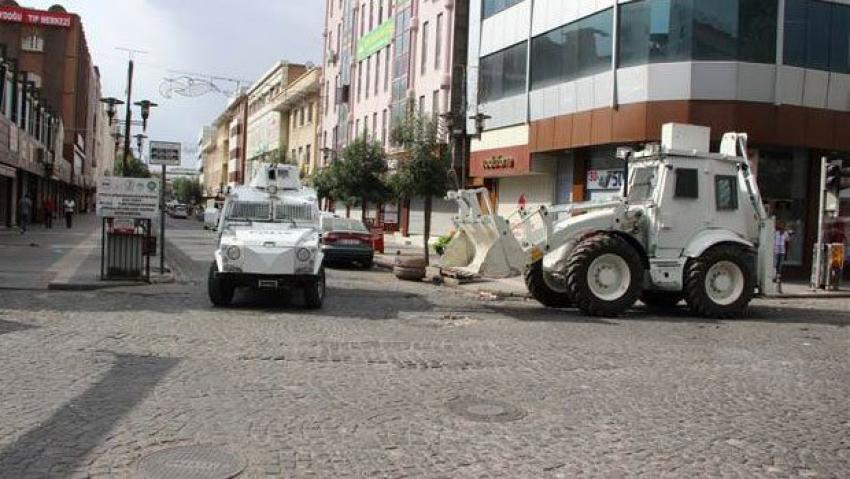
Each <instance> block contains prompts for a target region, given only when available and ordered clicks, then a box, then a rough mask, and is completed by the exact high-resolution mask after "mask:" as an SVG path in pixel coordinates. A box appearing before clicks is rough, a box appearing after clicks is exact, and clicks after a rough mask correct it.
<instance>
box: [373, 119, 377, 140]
mask: <svg viewBox="0 0 850 479" xmlns="http://www.w3.org/2000/svg"><path fill="white" fill-rule="evenodd" d="M372 139H373V140H377V139H378V113H377V112H376V113H372Z"/></svg>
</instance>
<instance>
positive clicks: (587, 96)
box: [467, 0, 850, 273]
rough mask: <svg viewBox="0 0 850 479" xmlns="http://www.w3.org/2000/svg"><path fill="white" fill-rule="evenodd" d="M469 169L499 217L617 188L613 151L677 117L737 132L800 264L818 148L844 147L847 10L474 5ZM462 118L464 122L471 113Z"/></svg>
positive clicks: (536, 1)
mask: <svg viewBox="0 0 850 479" xmlns="http://www.w3.org/2000/svg"><path fill="white" fill-rule="evenodd" d="M469 26H470V28H469V61H468V67H467V68H468V71H470V72H477V75H470V78H469V86H470V87H469V88H468V92H469V102H470V105H472V106H473V108H474V111H475V112H477V113H481V114H483V115H487V116H489V117H490V118H488V119H487V120H486V121H485V122H484V131H483V132H482V134H481V135H480V138H479V139H477V140H475V141H473V143H472V145H471V149H472V153H471V159H470V162H471V175H472V176H474V177H476V181H477V183H478V184H486V185H487V186H488V187H490V189H491V191H492V192H493V194H494V196H495V197H497V199H498V205H499V210H500V212H502V213H506V212H508V211H510V210H512V209H515V208H516V206H517V205H518V204H525V205H529V206H530V205H534V204H548V203H566V202H570V201H581V200H594V199H602V198H604V197H606V196H609V195H611V194H615V193H616V192H617V191H618V189H619V181H614V182H606V181H600V179H601V178H612V177H614V178H617V177H618V175H619V176H620V178H621V175H622V170H623V165H622V163H620V162H618V161H617V160H616V159H614V156H615V154H614V148H615V146H616V145H621V144H642V143H647V142H657V141H659V139H660V131H661V125H662V124H663V123H666V122H672V121H675V122H684V123H694V124H700V125H706V126H710V127H711V128H712V136H713V140H714V142H715V143H716V142H717V141H719V138H720V135H722V133H723V132H726V131H730V130H735V131H744V132H747V133H749V138H750V157H751V159H752V160H753V162H754V163H755V166H756V169H757V177H758V182H759V185H760V188H761V192H762V195H763V197H764V199H765V201H766V203H767V205H768V207H769V209H770V211H771V212H772V213H773V214H775V215H776V216H777V217H778V219H779V220H780V221H783V222H785V223H786V224H787V226H788V228H789V229H790V230H792V231H793V237H792V238H793V239H792V241H791V251H790V257H789V261H788V263H789V265H792V266H796V267H797V268H796V270H797V273H803V272H804V271H806V270H807V268H808V266H809V261H810V255H809V254H808V252H810V251H811V247H812V243H813V239H814V236H815V234H816V227H817V225H816V218H817V208H818V201H817V198H818V194H817V190H818V188H819V185H818V176H819V168H818V167H817V166H816V165H818V164H819V161H820V159H821V157H823V156H827V157H830V158H847V157H848V156H850V153H848V152H850V48H848V45H850V5H847V2H839V1H822V0H724V1H722V2H720V1H713V0H712V1H708V0H705V1H701V0H635V1H622V0H621V1H617V2H614V1H613V0H604V1H600V0H576V1H563V0H533V1H532V0H483V1H480V2H473V3H472V6H471V10H470V21H469ZM469 127H470V128H471V127H472V122H470V125H469Z"/></svg>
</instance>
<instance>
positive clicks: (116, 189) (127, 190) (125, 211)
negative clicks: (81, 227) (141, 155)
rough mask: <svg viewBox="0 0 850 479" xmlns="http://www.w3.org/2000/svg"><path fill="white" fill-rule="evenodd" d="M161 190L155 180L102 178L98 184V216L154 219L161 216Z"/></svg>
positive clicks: (157, 181)
mask: <svg viewBox="0 0 850 479" xmlns="http://www.w3.org/2000/svg"><path fill="white" fill-rule="evenodd" d="M159 188H160V183H159V180H158V179H155V178H121V177H117V176H113V177H106V178H101V179H100V180H99V181H98V184H97V215H98V216H100V217H109V218H128V219H129V218H147V219H154V218H156V217H157V216H158V215H159Z"/></svg>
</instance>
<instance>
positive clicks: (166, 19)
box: [18, 0, 324, 167]
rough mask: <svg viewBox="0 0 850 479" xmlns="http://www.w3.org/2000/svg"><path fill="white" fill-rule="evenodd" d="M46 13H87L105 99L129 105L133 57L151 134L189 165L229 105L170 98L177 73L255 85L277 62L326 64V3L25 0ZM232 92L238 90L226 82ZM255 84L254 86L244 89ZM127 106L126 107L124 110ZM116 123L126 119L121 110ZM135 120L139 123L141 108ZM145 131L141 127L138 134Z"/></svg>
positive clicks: (137, 94) (22, 0)
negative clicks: (57, 9) (56, 8)
mask: <svg viewBox="0 0 850 479" xmlns="http://www.w3.org/2000/svg"><path fill="white" fill-rule="evenodd" d="M18 3H19V4H20V5H21V6H25V7H29V8H36V9H47V8H48V7H50V6H51V5H54V4H57V3H58V4H60V5H62V6H64V7H65V9H66V10H68V11H69V12H72V13H76V14H78V15H80V17H81V18H82V22H83V28H84V29H85V32H86V39H87V40H88V45H89V50H90V51H91V55H92V61H93V62H94V64H95V65H97V66H98V67H99V68H100V74H101V82H102V88H103V96H105V97H106V96H114V97H117V98H121V99H125V97H126V85H127V60H128V53H127V52H124V51H120V50H117V49H116V48H117V47H122V48H132V49H135V50H144V51H146V52H147V53H145V54H137V55H136V56H135V59H134V63H135V67H134V70H135V72H134V77H133V101H134V102H135V101H138V100H141V99H148V100H151V101H153V102H154V103H157V104H159V107H157V108H155V109H153V111H152V112H151V116H150V119H149V123H148V130H147V135H148V137H149V138H150V139H153V140H162V141H179V142H182V143H183V150H184V151H183V155H182V156H183V162H182V165H181V166H183V167H194V166H197V161H196V156H197V141H198V136H199V134H200V131H201V128H202V127H203V126H204V125H209V124H210V123H211V122H212V121H213V120H214V119H215V118H216V117H217V116H218V114H219V113H221V112H222V111H223V109H224V107H225V105H226V103H227V97H226V96H224V95H222V94H221V93H216V92H210V93H207V94H205V95H203V96H199V97H192V98H190V97H182V96H179V95H172V97H171V98H166V97H164V96H163V95H162V94H161V92H160V86H161V84H162V83H163V79H165V78H173V77H178V76H180V74H177V73H172V71H181V72H193V73H202V74H206V75H214V76H220V77H229V78H237V79H242V80H247V81H249V82H253V81H254V80H256V79H257V78H259V77H260V76H261V75H262V74H263V73H265V72H266V71H268V70H269V69H270V68H271V67H272V66H273V65H274V64H275V63H276V62H278V61H281V60H287V61H289V62H292V63H302V62H313V63H315V64H317V65H318V64H321V60H322V29H323V28H324V26H323V18H324V2H323V1H321V0H228V1H225V0H65V1H60V0H18ZM219 86H220V87H222V88H226V89H233V87H234V85H233V84H231V83H227V82H219ZM245 86H250V83H249V84H247V85H245ZM122 108H123V107H122ZM116 116H117V117H121V118H123V116H124V110H123V109H122V110H121V112H120V114H119V115H116ZM133 118H134V119H139V110H138V108H136V107H134V110H133ZM139 132H141V127H134V130H133V134H134V135H135V134H136V133H139Z"/></svg>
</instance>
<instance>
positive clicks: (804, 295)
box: [763, 292, 850, 299]
mask: <svg viewBox="0 0 850 479" xmlns="http://www.w3.org/2000/svg"><path fill="white" fill-rule="evenodd" d="M763 298H764V299H847V298H850V292H847V293H844V292H838V293H797V294H776V295H771V296H763Z"/></svg>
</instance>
